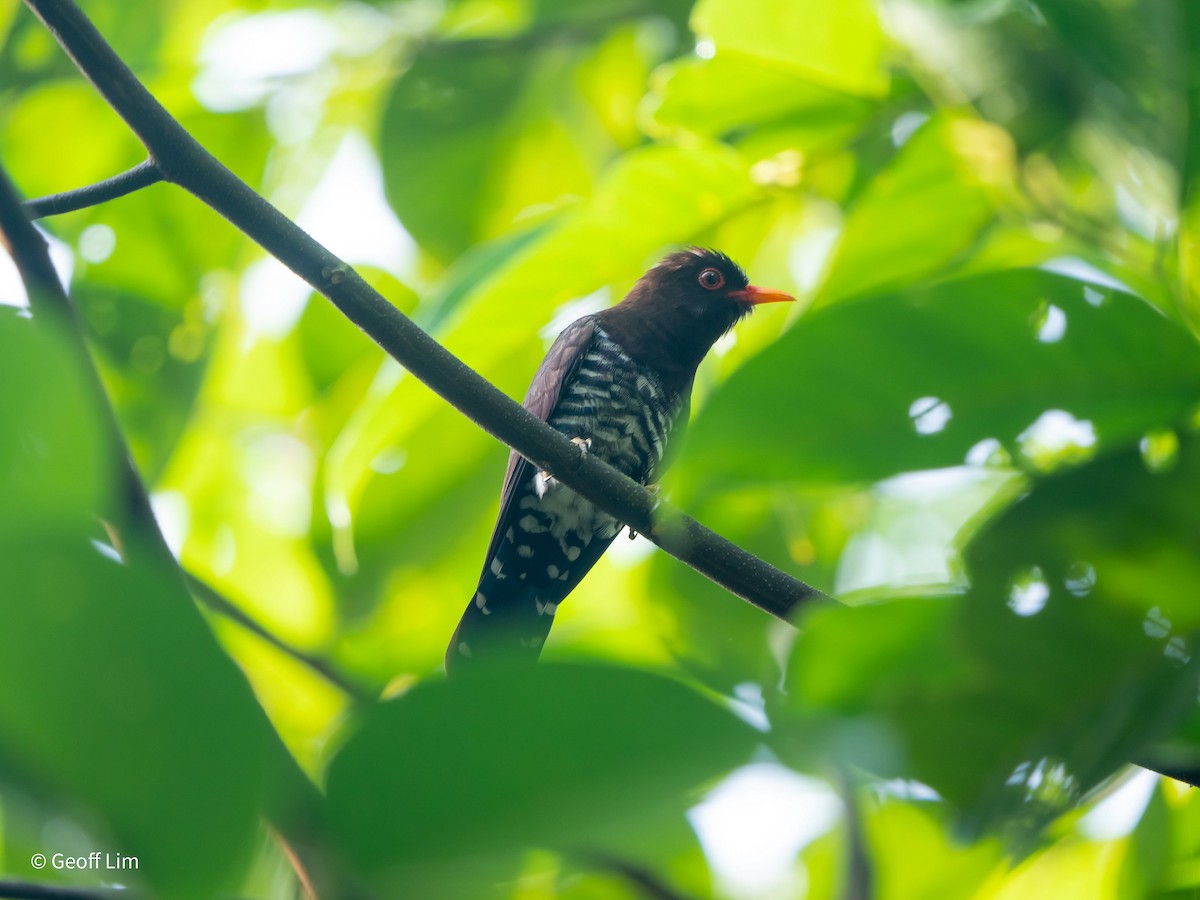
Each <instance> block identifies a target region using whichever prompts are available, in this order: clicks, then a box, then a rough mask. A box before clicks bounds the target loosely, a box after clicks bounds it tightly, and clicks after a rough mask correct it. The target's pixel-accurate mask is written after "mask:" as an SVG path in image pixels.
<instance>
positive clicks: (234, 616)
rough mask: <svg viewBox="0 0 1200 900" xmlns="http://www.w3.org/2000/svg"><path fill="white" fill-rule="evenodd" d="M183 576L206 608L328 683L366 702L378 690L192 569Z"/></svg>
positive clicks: (194, 594) (359, 700)
mask: <svg viewBox="0 0 1200 900" xmlns="http://www.w3.org/2000/svg"><path fill="white" fill-rule="evenodd" d="M183 578H184V580H185V581H186V582H187V586H188V588H189V589H190V590H191V592H192V596H193V597H195V598H196V599H197V600H199V601H200V602H201V603H203V604H204V605H205V606H207V607H208V608H209V609H211V610H213V611H214V612H216V613H218V614H219V615H222V616H224V617H225V618H227V619H231V620H232V621H234V622H237V623H238V624H239V625H241V626H242V627H243V628H245V629H246V630H247V631H250V632H253V633H254V634H256V635H258V636H259V637H260V638H262V639H263V640H264V641H266V642H267V643H268V644H270V645H271V646H272V647H274V648H275V649H276V650H279V651H281V652H282V653H284V654H286V655H287V656H290V657H291V658H292V659H294V660H296V661H297V662H300V663H303V664H304V665H305V666H307V667H308V668H310V669H312V670H313V671H314V672H316V673H317V674H318V675H320V676H321V677H322V678H324V679H325V680H326V681H328V682H329V683H330V684H333V685H335V686H336V687H339V688H341V689H342V690H343V691H345V692H346V693H347V694H349V695H350V696H351V697H352V698H354V699H355V700H357V701H358V702H360V703H366V702H369V701H371V700H373V699H374V698H375V697H376V696H378V692H377V691H372V690H371V689H370V688H368V687H365V686H364V685H361V684H358V683H357V682H356V681H355V680H354V679H353V678H351V677H350V676H349V675H346V674H345V673H344V672H342V671H340V670H339V669H338V668H337V667H336V666H334V665H333V664H332V663H331V662H329V660H327V659H324V658H323V657H320V656H316V655H314V654H312V653H307V652H305V651H304V650H301V649H299V648H297V647H293V646H292V645H291V644H289V643H288V642H287V641H285V640H283V639H282V638H280V637H279V636H278V635H276V634H274V633H272V632H271V631H270V630H268V629H267V627H266V626H265V625H263V624H262V623H261V622H259V621H258V620H256V619H254V618H253V617H251V615H250V614H249V613H248V612H246V611H245V610H244V609H242V608H241V607H240V606H238V605H237V604H236V603H234V602H233V601H232V600H230V599H229V598H228V597H226V596H225V595H224V594H222V593H221V592H220V591H218V590H217V589H216V588H214V587H213V586H212V585H210V584H209V583H208V582H206V581H204V580H203V579H202V578H199V577H197V576H196V575H193V574H192V573H191V572H186V571H185V572H184V573H183Z"/></svg>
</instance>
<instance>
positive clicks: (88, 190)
mask: <svg viewBox="0 0 1200 900" xmlns="http://www.w3.org/2000/svg"><path fill="white" fill-rule="evenodd" d="M162 180H163V177H162V173H161V172H159V171H158V167H157V166H156V165H154V161H153V160H149V159H147V160H145V161H144V162H140V163H138V164H137V165H136V166H134V167H133V168H132V169H129V170H127V171H125V172H122V173H121V174H120V175H114V176H113V177H112V178H106V179H104V181H99V182H97V183H96V184H89V185H87V186H86V187H81V188H76V189H75V190H73V191H63V192H62V193H61V194H51V195H50V196H49V197H39V198H38V199H36V200H28V201H26V203H25V213H26V215H28V216H29V218H31V219H41V218H44V217H46V216H57V215H61V214H62V213H68V212H74V211H75V210H77V209H84V208H86V207H88V206H95V205H97V204H98V203H104V202H105V201H106V200H115V199H116V198H117V197H124V196H125V195H126V194H132V193H133V192H134V191H139V190H141V189H142V188H144V187H149V186H150V185H152V184H157V183H158V182H160V181H162Z"/></svg>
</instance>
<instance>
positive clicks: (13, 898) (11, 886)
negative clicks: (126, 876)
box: [0, 880, 141, 900]
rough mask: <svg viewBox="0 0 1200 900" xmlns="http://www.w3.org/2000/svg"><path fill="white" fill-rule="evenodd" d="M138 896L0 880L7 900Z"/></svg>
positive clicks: (133, 898)
mask: <svg viewBox="0 0 1200 900" xmlns="http://www.w3.org/2000/svg"><path fill="white" fill-rule="evenodd" d="M140 896H141V895H140V894H135V893H132V892H130V891H126V890H119V891H116V890H101V889H96V890H90V889H88V888H74V887H64V886H62V885H57V884H38V883H37V882H33V881H9V880H0V897H5V898H9V900H113V898H115V897H121V898H123V900H136V898H138V897H140Z"/></svg>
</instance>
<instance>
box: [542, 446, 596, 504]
mask: <svg viewBox="0 0 1200 900" xmlns="http://www.w3.org/2000/svg"><path fill="white" fill-rule="evenodd" d="M571 443H572V444H574V445H575V446H576V447H578V448H579V454H580V455H581V456H587V454H588V451H589V450H591V449H592V439H591V438H583V437H573V438H571ZM552 484H554V476H553V475H551V474H550V473H549V472H547V471H546V470H545V469H542V470H541V471H539V472H538V473H537V474H536V475H534V476H533V489H534V491H536V492H537V495H538V497H544V496H546V491H547V490H549V488H550V486H551V485H552Z"/></svg>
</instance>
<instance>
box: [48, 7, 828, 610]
mask: <svg viewBox="0 0 1200 900" xmlns="http://www.w3.org/2000/svg"><path fill="white" fill-rule="evenodd" d="M26 4H27V5H28V6H29V7H30V8H31V9H32V10H33V11H34V13H36V14H37V15H38V17H39V18H41V20H42V21H43V22H44V23H45V24H46V27H47V28H49V29H50V31H51V32H52V33H53V34H54V36H55V38H56V39H57V40H58V42H59V43H60V44H61V45H62V46H63V48H64V49H65V50H66V51H67V53H68V55H70V57H71V58H72V59H73V60H74V61H75V64H76V65H77V66H78V67H79V69H80V71H82V72H83V73H84V75H86V76H87V77H88V79H89V80H91V82H92V83H93V84H94V85H95V86H96V88H97V90H99V91H100V93H101V95H102V96H103V97H104V98H105V100H107V101H108V103H109V104H110V105H111V106H112V108H113V109H114V110H115V111H116V112H117V114H118V115H120V116H121V117H122V118H123V119H124V120H125V122H126V123H127V124H128V125H129V127H130V128H131V129H133V131H134V133H135V134H137V136H138V137H139V138H140V139H141V141H142V143H143V144H145V146H146V149H147V150H148V151H149V153H150V158H151V160H153V162H154V163H155V165H156V166H157V168H158V170H159V171H160V172H161V174H162V175H163V177H164V178H165V179H166V180H168V181H171V182H174V183H175V184H178V185H180V186H181V187H183V188H185V189H186V190H188V191H190V192H191V193H193V194H194V195H195V196H196V197H198V198H199V199H200V200H202V201H203V202H204V203H206V204H208V205H209V206H211V207H212V208H213V209H214V210H216V211H217V212H218V213H220V214H221V215H222V216H224V217H225V218H226V219H228V220H229V221H230V222H231V223H232V224H233V225H235V226H236V227H237V228H239V229H241V230H242V231H243V232H244V233H245V234H246V235H248V236H249V237H250V238H251V239H253V240H254V241H255V242H257V243H258V244H259V245H260V246H261V247H262V248H263V249H264V250H266V251H267V252H268V253H270V254H271V255H272V256H274V257H275V258H276V259H278V260H279V261H280V262H282V263H283V264H284V265H286V266H287V267H288V268H289V269H291V270H292V271H293V272H295V273H296V274H297V275H299V276H300V277H301V278H302V279H304V281H306V282H308V284H310V285H311V286H312V287H313V288H314V289H315V290H317V291H319V292H320V293H321V294H324V295H325V296H326V297H328V298H329V299H330V300H331V301H332V302H333V303H334V305H335V306H337V308H338V309H339V310H341V311H342V313H344V314H345V315H346V317H347V318H349V319H350V320H351V321H352V322H354V323H355V324H356V325H357V326H358V327H359V328H361V329H362V330H363V331H364V332H365V333H366V334H367V335H368V336H370V337H371V338H372V339H373V340H374V341H375V342H376V343H378V344H379V345H380V346H381V347H382V348H383V349H384V350H385V351H386V352H387V353H388V354H389V355H391V356H392V357H393V358H394V359H396V360H397V361H398V362H399V363H401V364H402V365H403V366H404V367H405V368H407V369H408V370H409V371H410V372H411V373H412V374H413V375H415V376H416V377H417V378H419V379H420V380H421V381H423V382H425V384H427V385H429V387H431V388H432V389H433V390H434V391H436V392H437V393H438V394H440V395H441V396H442V397H443V398H444V399H446V400H447V401H449V402H450V403H451V404H452V405H453V406H455V407H456V408H457V409H459V410H460V411H461V412H463V413H464V414H466V415H467V416H468V417H469V418H470V419H472V420H473V421H474V422H475V423H476V424H478V425H479V426H481V427H482V428H483V429H485V430H486V431H488V432H489V433H490V434H492V435H494V436H495V437H497V438H498V439H499V440H501V441H503V442H504V443H505V444H508V445H509V446H510V447H514V448H516V450H517V451H518V452H519V453H521V454H522V455H523V456H525V457H527V458H528V459H530V460H532V461H533V462H534V463H536V464H537V465H538V466H540V467H542V468H544V469H546V470H548V471H550V472H551V473H553V474H554V475H555V476H556V477H557V478H559V480H561V481H562V482H563V483H565V484H567V485H568V486H570V487H571V488H573V489H574V490H576V491H578V492H579V493H580V494H582V495H583V496H584V497H586V498H587V499H589V500H591V501H592V502H593V503H595V504H596V505H597V506H599V507H600V508H601V509H604V510H605V511H606V512H608V513H610V514H612V515H613V516H615V517H616V518H617V519H618V520H620V521H622V522H625V523H627V524H628V525H629V526H630V527H632V528H633V529H635V530H636V531H638V532H640V533H641V534H645V535H647V536H648V537H649V538H650V539H651V540H652V541H654V543H656V544H658V545H659V546H660V547H662V548H663V549H664V550H666V551H667V552H668V553H670V554H671V555H672V556H674V557H676V558H677V559H680V560H682V561H683V562H685V563H687V564H688V565H690V566H691V567H692V568H694V569H696V570H697V571H698V572H700V573H701V574H703V575H705V576H707V577H708V578H710V579H712V580H713V581H715V582H717V583H718V584H720V585H722V586H723V587H725V588H726V589H728V590H729V591H731V592H732V593H734V594H736V595H737V596H739V597H741V598H743V599H744V600H747V601H749V602H750V603H752V604H754V605H755V606H757V607H758V608H760V609H762V610H764V611H766V612H768V613H770V614H772V615H774V616H778V617H780V618H782V619H785V620H788V619H790V617H791V616H792V615H793V614H794V613H795V612H796V611H797V609H799V607H800V606H801V605H802V604H804V603H806V602H807V601H810V600H813V599H828V598H825V596H824V595H823V594H821V593H820V592H819V591H817V590H816V589H815V588H812V587H810V586H809V585H807V584H804V583H803V582H802V581H799V580H797V579H795V578H793V577H792V576H790V575H788V574H786V573H785V572H782V571H780V570H779V569H776V568H775V567H774V566H771V565H770V564H768V563H766V562H764V561H763V560H761V559H758V558H757V557H755V556H754V555H752V554H750V553H747V552H746V551H745V550H743V549H742V548H740V547H738V546H736V545H735V544H733V543H731V542H729V541H727V540H725V539H724V538H722V537H720V536H719V535H717V534H715V533H714V532H712V531H710V530H709V529H707V528H705V527H704V526H703V525H701V524H699V523H698V522H696V521H694V520H692V519H689V518H687V517H686V516H683V515H681V514H680V513H678V512H676V511H674V510H672V509H670V508H669V507H667V506H666V505H665V504H661V503H660V502H659V501H658V500H657V499H656V498H655V497H654V495H653V494H651V493H650V492H649V491H647V490H646V489H645V488H643V487H642V486H641V485H639V484H637V483H636V482H634V481H633V480H631V479H629V478H627V477H625V476H624V475H622V474H621V473H619V472H617V471H616V470H615V469H613V468H612V467H611V466H609V465H607V464H606V463H604V462H602V461H601V460H599V459H597V458H595V457H594V456H586V455H581V454H580V452H579V448H578V447H576V446H575V445H574V444H572V443H571V442H570V441H568V440H567V439H566V438H565V437H563V436H562V435H560V434H559V433H558V432H557V431H555V430H554V429H553V428H551V427H550V426H549V425H547V424H546V423H545V422H542V421H540V420H538V419H537V418H535V417H534V416H532V415H530V414H529V412H527V411H526V410H525V409H523V408H522V407H521V406H519V405H518V404H516V403H514V402H513V401H512V400H511V399H510V398H509V397H507V396H506V395H505V394H503V393H501V392H500V391H499V390H497V389H496V388H495V387H494V386H493V385H491V384H490V383H489V382H488V381H486V380H485V379H484V378H482V377H481V376H480V375H478V374H477V373H476V372H474V371H473V370H472V369H470V368H469V367H468V366H466V365H465V364H464V363H463V362H462V361H461V360H459V359H457V358H456V357H455V356H453V355H452V354H450V353H449V352H448V351H446V350H445V349H444V348H443V347H442V346H441V345H439V344H438V343H437V342H436V341H435V340H434V339H433V338H431V337H430V336H429V335H428V334H426V333H425V332H423V331H422V330H421V329H420V328H418V327H417V326H416V325H415V324H413V322H412V321H410V320H409V319H408V318H407V317H406V316H405V315H404V314H403V313H401V312H400V311H399V310H397V309H396V308H395V307H394V306H392V305H391V304H390V303H388V301H387V300H386V299H384V297H383V296H382V295H380V294H379V293H378V292H377V291H375V290H374V289H372V288H371V287H370V286H369V285H368V284H367V283H366V282H365V281H363V279H362V278H361V277H360V276H359V275H358V273H356V272H355V271H354V270H353V269H351V268H350V266H348V265H347V264H346V263H344V262H343V261H342V260H340V259H338V258H337V257H336V256H334V255H333V254H332V253H330V252H329V251H328V250H326V249H325V248H324V247H323V246H321V245H320V244H319V243H317V242H316V241H314V240H313V239H312V238H311V237H309V236H308V235H307V234H305V233H304V232H303V231H302V230H301V229H300V228H299V227H297V226H296V225H295V224H294V223H292V222H291V221H290V220H288V219H287V218H286V217H285V216H284V215H283V214H282V213H280V212H279V211H278V210H277V209H275V208H274V207H273V206H271V205H270V204H269V203H268V202H267V201H266V200H264V199H263V198H262V197H260V196H259V195H258V194H256V193H255V192H254V191H253V190H251V189H250V188H249V187H248V186H247V185H246V184H245V183H244V182H242V181H240V180H239V179H238V178H237V177H236V176H235V175H234V174H233V173H232V172H230V171H229V170H228V169H227V168H226V167H225V166H224V165H222V164H221V163H220V162H219V161H218V160H217V159H216V158H215V157H214V156H213V155H212V154H210V153H209V152H208V151H207V150H205V149H204V148H203V147H201V146H200V144H199V143H197V142H196V140H195V139H194V138H193V137H192V136H191V135H190V134H188V132H187V131H185V130H184V128H183V127H182V126H181V125H180V124H179V123H178V122H177V121H175V119H174V118H172V117H171V115H170V114H169V113H168V112H167V111H166V109H164V108H163V107H162V105H161V104H160V103H159V102H158V101H157V100H156V99H154V97H153V96H151V94H150V93H149V92H148V91H147V90H146V88H145V87H144V86H143V85H142V84H141V83H140V82H139V81H138V80H137V78H136V77H135V76H134V74H133V73H132V72H131V71H130V70H129V68H128V67H127V66H126V65H125V64H124V62H122V61H121V59H120V58H119V57H118V56H117V55H116V53H114V52H113V50H112V48H111V47H109V46H108V44H107V43H106V42H105V41H104V39H103V38H102V37H101V36H100V34H99V32H97V31H96V29H95V27H93V25H92V24H91V22H89V21H88V19H87V17H86V16H84V15H83V13H82V12H81V11H80V10H79V8H78V7H77V6H76V5H75V4H74V3H71V2H69V0H26Z"/></svg>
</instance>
